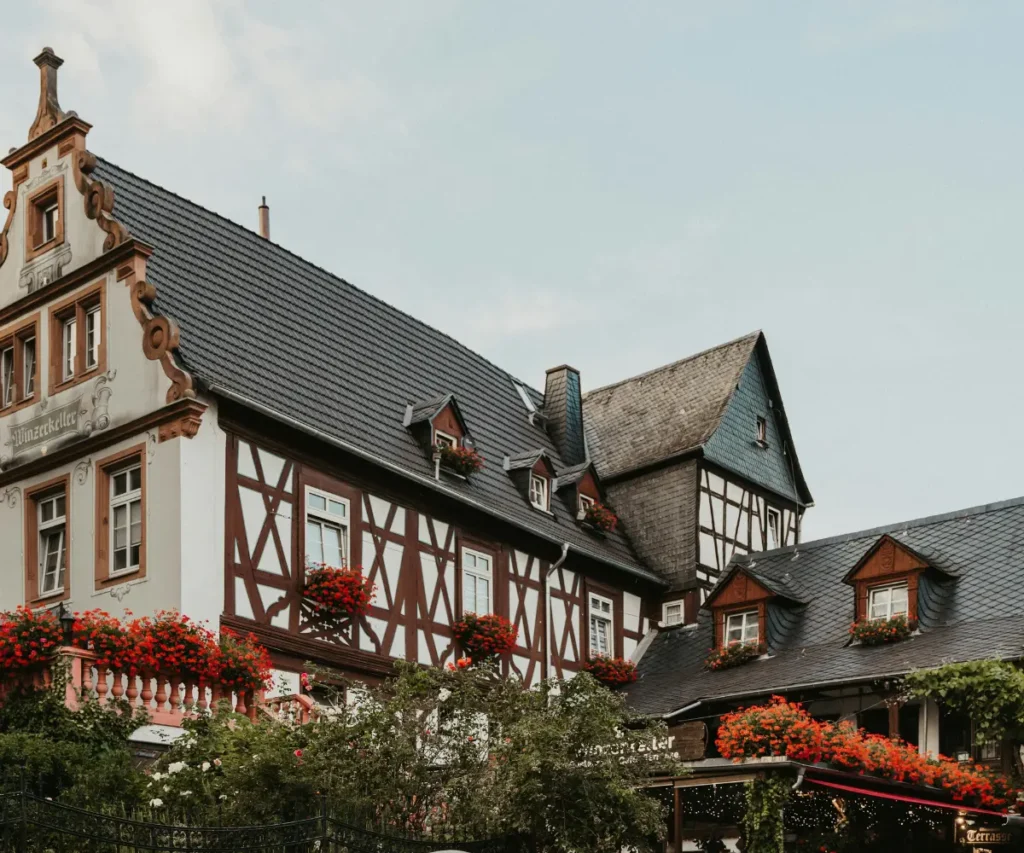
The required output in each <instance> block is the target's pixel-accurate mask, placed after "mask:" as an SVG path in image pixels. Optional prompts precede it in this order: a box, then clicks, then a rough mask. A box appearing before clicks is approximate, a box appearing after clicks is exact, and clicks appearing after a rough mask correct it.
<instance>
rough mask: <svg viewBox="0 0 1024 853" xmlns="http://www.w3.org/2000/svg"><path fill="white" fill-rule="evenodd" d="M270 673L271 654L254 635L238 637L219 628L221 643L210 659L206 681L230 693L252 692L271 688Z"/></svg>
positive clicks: (271, 664)
mask: <svg viewBox="0 0 1024 853" xmlns="http://www.w3.org/2000/svg"><path fill="white" fill-rule="evenodd" d="M272 669H273V663H272V661H271V660H270V653H269V652H268V651H267V650H266V649H265V648H263V646H261V645H260V644H259V642H258V641H257V639H256V635H255V634H249V635H248V636H246V637H241V636H239V635H238V634H236V633H235V632H234V631H232V630H231V629H230V628H221V629H220V642H219V643H218V645H217V648H216V651H215V653H214V654H212V655H211V657H210V666H209V669H208V670H207V673H206V678H207V679H208V680H209V681H210V682H212V683H216V684H219V685H221V686H222V687H226V688H228V689H229V690H237V691H241V692H248V691H253V692H255V691H258V690H264V689H266V688H268V687H270V686H271V684H272V681H273V679H272V678H271V670H272Z"/></svg>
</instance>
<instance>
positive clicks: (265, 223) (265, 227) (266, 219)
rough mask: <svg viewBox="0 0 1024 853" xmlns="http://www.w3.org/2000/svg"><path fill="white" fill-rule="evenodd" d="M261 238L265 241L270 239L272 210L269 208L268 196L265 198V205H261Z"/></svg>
mask: <svg viewBox="0 0 1024 853" xmlns="http://www.w3.org/2000/svg"><path fill="white" fill-rule="evenodd" d="M260 236H261V237H262V238H263V239H264V240H269V239H270V208H269V207H267V197H266V196H263V204H261V205H260Z"/></svg>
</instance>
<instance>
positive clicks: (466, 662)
mask: <svg viewBox="0 0 1024 853" xmlns="http://www.w3.org/2000/svg"><path fill="white" fill-rule="evenodd" d="M472 665H473V658H467V657H461V658H459V659H458V660H457V661H456V662H455V663H452V662H451V661H449V662H448V669H449V670H451V671H452V672H455V670H457V669H466V668H467V667H470V666H472ZM427 734H430V732H427Z"/></svg>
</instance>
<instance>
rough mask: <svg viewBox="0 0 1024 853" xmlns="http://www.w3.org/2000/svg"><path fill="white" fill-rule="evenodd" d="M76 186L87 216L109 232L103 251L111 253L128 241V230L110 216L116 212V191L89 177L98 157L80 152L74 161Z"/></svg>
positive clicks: (86, 152)
mask: <svg viewBox="0 0 1024 853" xmlns="http://www.w3.org/2000/svg"><path fill="white" fill-rule="evenodd" d="M73 163H74V171H75V185H76V186H77V187H78V191H79V192H80V193H81V194H82V195H83V196H84V199H85V215H86V216H88V217H89V219H95V220H96V224H97V225H99V226H100V228H102V229H103V230H104V231H106V232H107V236H106V239H105V240H104V241H103V251H104V252H109V251H110V250H111V249H113V248H114V247H115V246H119V245H120V244H121V243H123V242H124V241H125V240H127V239H128V229H127V228H125V227H124V226H123V225H122V224H121V223H120V222H118V221H117V220H116V219H114V218H112V217H111V216H110V215H109V214H111V213H113V212H114V190H113V189H111V188H110V187H108V186H107V185H106V184H104V183H103V182H101V181H97V180H93V179H92V178H90V177H89V175H90V174H91V173H92V171H93V170H94V169H95V168H96V157H95V155H93V154H90V153H89V152H88V151H79V152H77V153H76V154H75V157H74V160H73Z"/></svg>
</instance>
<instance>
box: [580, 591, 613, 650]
mask: <svg viewBox="0 0 1024 853" xmlns="http://www.w3.org/2000/svg"><path fill="white" fill-rule="evenodd" d="M595 598H596V599H599V600H600V601H602V602H605V603H607V604H608V614H607V616H606V615H605V614H604V613H598V615H597V618H598V619H605V620H607V622H608V634H607V636H608V651H606V652H601V651H598V650H597V649H595V648H594V635H593V630H592V629H591V626H590V623H591V620H592V619H593V618H594V615H593V612H592V608H593V605H594V599H595ZM615 621H616V620H615V599H614V598H613V597H612V596H610V595H605V593H604V592H599V591H597V590H594V589H588V590H587V655H588V656H589V657H593V656H594V655H606V656H607V657H615V654H616V646H617V643H616V642H615Z"/></svg>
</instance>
